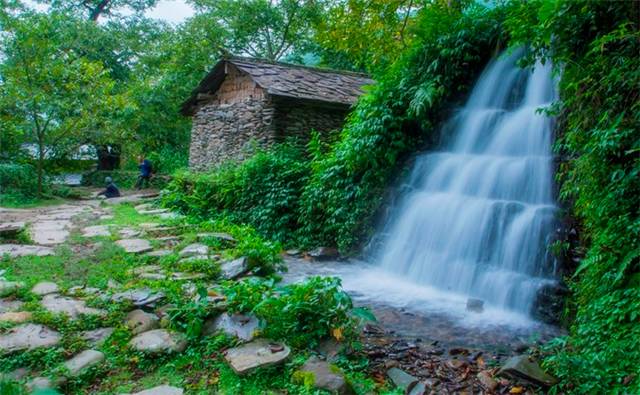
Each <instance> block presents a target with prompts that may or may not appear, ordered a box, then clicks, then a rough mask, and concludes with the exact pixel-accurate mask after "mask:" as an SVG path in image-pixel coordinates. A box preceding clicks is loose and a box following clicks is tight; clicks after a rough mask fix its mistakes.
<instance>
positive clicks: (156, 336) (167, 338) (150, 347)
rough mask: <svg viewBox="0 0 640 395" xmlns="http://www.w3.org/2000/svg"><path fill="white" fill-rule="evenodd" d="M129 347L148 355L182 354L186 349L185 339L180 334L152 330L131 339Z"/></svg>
mask: <svg viewBox="0 0 640 395" xmlns="http://www.w3.org/2000/svg"><path fill="white" fill-rule="evenodd" d="M129 346H130V347H132V348H133V349H135V350H137V351H141V352H146V353H150V354H166V353H172V352H182V351H184V349H185V348H186V347H187V338H186V336H185V335H183V334H182V333H178V332H170V331H167V330H165V329H154V330H151V331H148V332H143V333H141V334H139V335H137V336H136V337H134V338H133V339H131V341H130V342H129Z"/></svg>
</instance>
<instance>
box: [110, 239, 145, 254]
mask: <svg viewBox="0 0 640 395" xmlns="http://www.w3.org/2000/svg"><path fill="white" fill-rule="evenodd" d="M116 244H117V245H119V246H120V247H122V248H123V249H124V250H125V251H126V252H128V253H132V254H141V253H143V252H148V251H151V250H153V247H151V243H149V241H148V240H145V239H122V240H118V241H116Z"/></svg>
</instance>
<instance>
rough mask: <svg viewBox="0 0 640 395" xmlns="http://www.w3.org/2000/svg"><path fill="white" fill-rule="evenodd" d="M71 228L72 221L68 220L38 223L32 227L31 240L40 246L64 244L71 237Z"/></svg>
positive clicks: (30, 231) (30, 230)
mask: <svg viewBox="0 0 640 395" xmlns="http://www.w3.org/2000/svg"><path fill="white" fill-rule="evenodd" d="M70 226H71V221H70V220H68V219H63V220H52V221H37V222H34V223H33V224H32V225H31V228H30V229H29V234H30V236H31V240H33V242H34V243H36V244H39V245H56V244H62V243H64V241H65V240H66V239H67V237H69V230H68V228H69V227H70Z"/></svg>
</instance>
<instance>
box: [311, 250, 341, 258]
mask: <svg viewBox="0 0 640 395" xmlns="http://www.w3.org/2000/svg"><path fill="white" fill-rule="evenodd" d="M309 256H310V257H311V258H313V259H315V260H318V261H327V260H332V259H338V258H339V257H340V253H339V252H338V249H337V248H335V247H318V248H316V249H315V250H311V251H309Z"/></svg>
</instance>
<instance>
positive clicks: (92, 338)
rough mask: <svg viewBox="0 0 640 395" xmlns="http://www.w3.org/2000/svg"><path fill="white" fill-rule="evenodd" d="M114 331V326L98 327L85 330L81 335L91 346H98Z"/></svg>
mask: <svg viewBox="0 0 640 395" xmlns="http://www.w3.org/2000/svg"><path fill="white" fill-rule="evenodd" d="M113 331H114V328H98V329H94V330H91V331H84V332H82V334H81V336H82V338H83V339H84V340H85V341H86V342H87V343H88V344H89V345H90V346H91V347H97V346H100V345H101V344H102V343H104V341H105V340H106V339H107V338H108V337H109V336H111V334H112V333H113Z"/></svg>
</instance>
